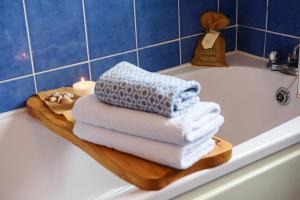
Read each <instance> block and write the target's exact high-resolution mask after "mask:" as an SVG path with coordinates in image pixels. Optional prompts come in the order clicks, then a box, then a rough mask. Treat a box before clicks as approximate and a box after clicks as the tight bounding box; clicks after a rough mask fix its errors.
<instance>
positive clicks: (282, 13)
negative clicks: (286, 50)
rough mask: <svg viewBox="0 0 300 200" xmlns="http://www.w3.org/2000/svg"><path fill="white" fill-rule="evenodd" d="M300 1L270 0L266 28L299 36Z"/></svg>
mask: <svg viewBox="0 0 300 200" xmlns="http://www.w3.org/2000/svg"><path fill="white" fill-rule="evenodd" d="M299 12H300V1H299V0H289V1H282V0H270V1H269V19H268V29H269V30H270V31H274V32H280V33H285V34H289V35H294V36H297V37H300V13H299Z"/></svg>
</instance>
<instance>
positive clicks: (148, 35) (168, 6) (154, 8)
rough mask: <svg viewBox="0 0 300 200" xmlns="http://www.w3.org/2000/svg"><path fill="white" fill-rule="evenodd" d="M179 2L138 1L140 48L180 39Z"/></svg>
mask: <svg viewBox="0 0 300 200" xmlns="http://www.w3.org/2000/svg"><path fill="white" fill-rule="evenodd" d="M177 2H178V0H168V1H162V0H151V1H149V0H138V1H136V22H137V33H138V45H139V47H145V46H149V45H152V44H157V43H161V42H165V41H168V40H173V39H176V38H178V3H177ZM154 13H155V14H154Z"/></svg>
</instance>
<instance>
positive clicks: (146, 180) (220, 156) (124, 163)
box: [27, 96, 232, 190]
mask: <svg viewBox="0 0 300 200" xmlns="http://www.w3.org/2000/svg"><path fill="white" fill-rule="evenodd" d="M27 108H28V113H29V114H30V115H31V116H32V117H34V118H36V119H38V120H40V121H41V122H42V123H43V124H44V125H45V126H46V127H48V128H49V129H50V130H52V131H53V132H54V133H56V134H57V135H59V136H61V137H63V138H65V139H66V140H68V141H69V142H71V143H73V144H75V145H76V146H78V147H79V148H80V149H82V150H83V151H85V152H86V153H87V154H88V155H89V156H91V157H92V158H93V159H95V160H96V161H97V162H98V163H100V164H101V165H102V166H104V167H105V168H107V169H108V170H109V171H111V172H113V173H114V174H116V175H117V176H119V177H120V178H122V179H124V180H125V181H127V182H129V183H131V184H133V185H135V186H137V187H139V188H141V189H144V190H159V189H161V188H164V187H165V186H167V185H169V184H170V183H172V182H174V181H176V180H178V179H180V178H181V177H184V176H187V175H189V174H192V173H194V172H197V171H200V170H203V169H207V168H211V167H215V166H218V165H220V164H222V163H224V162H226V161H228V160H229V159H230V158H231V150H232V145H231V144H230V143H229V142H227V141H225V140H223V139H221V138H218V137H214V140H215V141H216V147H215V149H214V150H213V151H212V152H210V153H209V154H208V155H207V156H205V157H204V158H203V159H201V160H200V161H198V162H197V163H195V164H194V165H193V166H191V167H190V168H188V169H186V170H178V169H174V168H170V167H166V166H163V165H159V164H156V163H153V162H151V161H147V160H144V159H141V158H138V157H136V156H133V155H129V154H127V153H123V152H120V151H117V150H114V149H111V148H107V147H104V146H100V145H96V144H93V143H90V142H87V141H84V140H81V139H79V138H78V137H77V136H75V135H74V134H73V132H72V130H73V125H74V124H73V123H71V122H69V121H67V120H66V119H65V118H64V117H63V116H62V115H57V114H55V113H53V112H52V111H51V110H50V109H49V108H48V107H47V106H46V104H45V103H44V102H43V101H41V100H40V99H39V98H38V97H37V96H33V97H31V98H30V99H28V101H27Z"/></svg>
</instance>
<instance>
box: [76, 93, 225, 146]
mask: <svg viewBox="0 0 300 200" xmlns="http://www.w3.org/2000/svg"><path fill="white" fill-rule="evenodd" d="M220 111H221V110H220V106H219V105H218V104H216V103H213V102H198V103H196V104H195V106H194V107H192V108H191V109H190V110H189V111H188V112H186V113H185V114H183V115H180V116H178V117H174V118H167V117H164V116H161V115H157V114H153V113H148V112H142V111H137V110H131V109H127V108H122V107H117V106H112V105H109V104H106V103H102V102H100V101H99V100H98V99H97V97H96V96H94V95H89V96H85V97H82V98H80V99H79V100H78V101H77V102H76V103H75V105H74V108H73V110H72V114H73V117H74V118H75V119H76V120H78V121H81V122H85V123H88V124H93V125H95V126H100V127H103V128H107V129H112V130H115V131H118V132H122V133H127V134H131V135H136V136H140V137H145V138H150V139H154V140H159V141H165V142H169V143H173V144H178V145H185V144H187V143H190V142H193V141H195V140H197V139H199V138H201V137H203V136H205V135H207V134H209V133H210V132H212V131H214V130H215V129H217V128H219V127H220V126H221V125H222V124H223V122H224V118H223V117H222V116H220V115H219V114H220Z"/></svg>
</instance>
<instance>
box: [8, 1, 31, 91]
mask: <svg viewBox="0 0 300 200" xmlns="http://www.w3.org/2000/svg"><path fill="white" fill-rule="evenodd" d="M22 3H23V10H24V17H25V26H26V32H27V41H28V47H29V54H30V63H31V70H32V75H33V82H34V90H35V93H37V84H36V78H35V69H34V62H33V56H32V48H31V39H30V32H29V26H28V18H27V12H26V2H25V0H22ZM10 80H12V79H10ZM14 80H17V79H14Z"/></svg>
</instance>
